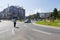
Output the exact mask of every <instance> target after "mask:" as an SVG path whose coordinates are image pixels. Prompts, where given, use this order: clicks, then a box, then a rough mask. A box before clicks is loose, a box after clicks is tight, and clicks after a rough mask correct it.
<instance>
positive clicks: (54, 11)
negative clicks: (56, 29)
mask: <svg viewBox="0 0 60 40" xmlns="http://www.w3.org/2000/svg"><path fill="white" fill-rule="evenodd" d="M52 17H53V18H54V19H57V18H58V11H57V8H54V10H53V13H52Z"/></svg>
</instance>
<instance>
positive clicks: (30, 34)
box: [0, 21, 60, 40]
mask: <svg viewBox="0 0 60 40" xmlns="http://www.w3.org/2000/svg"><path fill="white" fill-rule="evenodd" d="M16 27H17V28H14V27H13V22H12V21H2V22H0V40H60V29H54V28H47V27H40V26H36V25H33V24H32V23H23V22H17V25H16Z"/></svg>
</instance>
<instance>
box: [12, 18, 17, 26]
mask: <svg viewBox="0 0 60 40" xmlns="http://www.w3.org/2000/svg"><path fill="white" fill-rule="evenodd" d="M12 21H13V23H14V27H16V19H15V18H14V19H12Z"/></svg>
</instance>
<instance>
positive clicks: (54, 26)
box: [32, 23, 60, 30]
mask: <svg viewBox="0 0 60 40" xmlns="http://www.w3.org/2000/svg"><path fill="white" fill-rule="evenodd" d="M32 24H34V25H36V26H41V27H47V28H54V29H59V30H60V27H55V26H47V25H41V24H36V23H32Z"/></svg>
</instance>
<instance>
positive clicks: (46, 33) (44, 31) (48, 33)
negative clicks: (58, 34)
mask: <svg viewBox="0 0 60 40" xmlns="http://www.w3.org/2000/svg"><path fill="white" fill-rule="evenodd" d="M32 30H33V31H37V32H41V33H44V34H48V35H51V34H52V33H48V32H45V31H41V30H36V29H32Z"/></svg>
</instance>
